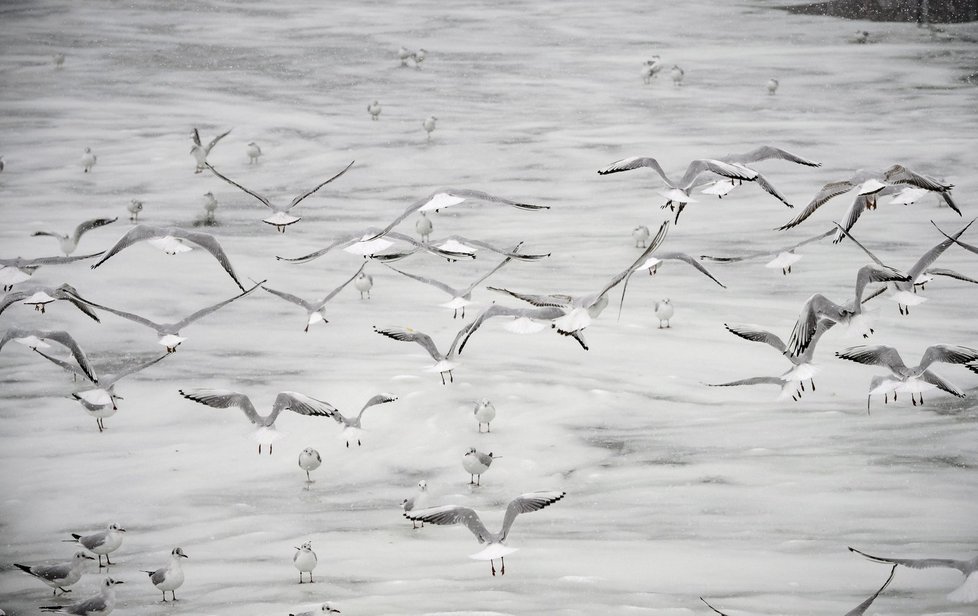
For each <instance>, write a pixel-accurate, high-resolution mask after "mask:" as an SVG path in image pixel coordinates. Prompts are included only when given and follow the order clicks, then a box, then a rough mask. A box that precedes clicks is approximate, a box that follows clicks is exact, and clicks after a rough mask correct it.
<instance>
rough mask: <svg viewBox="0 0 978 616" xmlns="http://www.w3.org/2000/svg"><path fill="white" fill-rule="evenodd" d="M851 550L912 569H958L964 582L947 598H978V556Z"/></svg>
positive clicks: (966, 601)
mask: <svg viewBox="0 0 978 616" xmlns="http://www.w3.org/2000/svg"><path fill="white" fill-rule="evenodd" d="M849 551H851V552H855V553H856V554H862V555H863V556H865V557H866V558H868V559H870V560H874V561H876V562H880V563H893V564H894V565H903V566H904V567H909V568H911V569H929V568H931V567H947V568H949V569H957V570H958V571H960V572H961V573H963V574H964V583H963V584H961V586H959V587H958V588H956V589H954V590H953V591H951V594H949V595H948V596H947V598H948V599H950V600H951V601H954V602H956V603H973V602H975V601H976V600H978V575H975V574H976V573H978V556H976V557H974V558H972V559H971V560H952V559H949V558H920V559H911V558H882V557H880V556H870V555H869V554H867V553H865V552H860V551H859V550H857V549H855V548H849Z"/></svg>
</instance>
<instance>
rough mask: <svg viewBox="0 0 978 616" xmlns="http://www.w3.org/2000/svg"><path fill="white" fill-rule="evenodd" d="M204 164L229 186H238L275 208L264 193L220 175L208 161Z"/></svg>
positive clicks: (267, 205)
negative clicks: (261, 193)
mask: <svg viewBox="0 0 978 616" xmlns="http://www.w3.org/2000/svg"><path fill="white" fill-rule="evenodd" d="M204 166H205V167H207V168H208V169H210V170H211V173H213V174H214V175H216V176H217V177H219V178H221V179H222V180H224V181H225V182H227V183H228V184H230V185H231V186H234V187H236V188H239V189H240V190H242V191H244V192H246V193H248V194H249V195H251V196H252V197H254V198H255V199H258V200H259V201H261V202H262V203H263V204H264V205H265V206H266V207H269V208H271V209H273V210H274V209H275V208H274V207H272V204H271V202H269V200H268V198H267V197H265V196H264V195H260V194H258V193H256V192H255V191H253V190H249V189H247V188H245V187H244V186H242V185H241V184H238V183H237V182H235V181H234V180H232V179H230V178H228V177H225V176H223V175H221V174H220V173H219V172H218V171H217V169H215V168H214V167H212V166H211V164H210V163H207V162H205V163H204Z"/></svg>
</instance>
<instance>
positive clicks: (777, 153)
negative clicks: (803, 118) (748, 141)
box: [723, 145, 822, 167]
mask: <svg viewBox="0 0 978 616" xmlns="http://www.w3.org/2000/svg"><path fill="white" fill-rule="evenodd" d="M771 158H777V159H780V160H787V161H789V162H793V163H798V164H799V165H807V166H809V167H821V166H822V163H819V162H815V161H813V160H809V159H807V158H802V157H801V156H798V155H796V154H792V153H791V152H788V151H787V150H782V149H781V148H776V147H773V146H770V145H762V146H761V147H759V148H755V149H753V150H751V151H749V152H744V153H743V154H731V155H728V156H724V157H723V160H724V161H728V162H734V163H757V162H760V161H762V160H769V159H771Z"/></svg>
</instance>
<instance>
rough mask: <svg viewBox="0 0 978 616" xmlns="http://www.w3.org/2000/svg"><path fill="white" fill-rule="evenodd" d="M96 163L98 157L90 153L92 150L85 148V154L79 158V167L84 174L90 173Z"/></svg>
mask: <svg viewBox="0 0 978 616" xmlns="http://www.w3.org/2000/svg"><path fill="white" fill-rule="evenodd" d="M97 161H98V157H97V156H95V154H94V153H92V148H85V153H84V154H82V156H81V166H82V169H83V170H84V171H85V173H88V172H89V171H91V170H92V167H94V166H95V163H96V162H97Z"/></svg>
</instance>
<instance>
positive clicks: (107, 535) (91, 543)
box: [64, 523, 126, 569]
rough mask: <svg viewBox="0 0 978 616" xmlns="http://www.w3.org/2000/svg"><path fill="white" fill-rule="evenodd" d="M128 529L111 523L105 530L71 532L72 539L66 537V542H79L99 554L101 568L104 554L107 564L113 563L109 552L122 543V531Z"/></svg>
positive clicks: (116, 548)
mask: <svg viewBox="0 0 978 616" xmlns="http://www.w3.org/2000/svg"><path fill="white" fill-rule="evenodd" d="M124 532H126V529H124V528H122V527H121V526H119V525H118V524H116V523H112V524H109V526H108V527H107V528H106V529H105V530H101V531H98V532H96V533H92V534H90V535H79V534H77V533H71V539H65V540H64V541H65V543H77V544H79V545H80V546H82V547H83V548H85V549H86V550H88V551H89V552H91V553H93V554H95V555H96V556H98V566H99V569H101V568H102V556H105V566H106V567H108V566H109V565H111V564H112V561H110V560H109V554H111V553H112V552H115V551H116V550H118V549H119V546H121V545H122V533H124Z"/></svg>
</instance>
